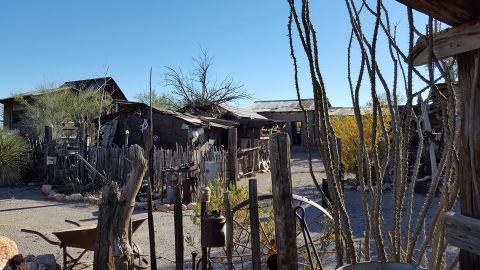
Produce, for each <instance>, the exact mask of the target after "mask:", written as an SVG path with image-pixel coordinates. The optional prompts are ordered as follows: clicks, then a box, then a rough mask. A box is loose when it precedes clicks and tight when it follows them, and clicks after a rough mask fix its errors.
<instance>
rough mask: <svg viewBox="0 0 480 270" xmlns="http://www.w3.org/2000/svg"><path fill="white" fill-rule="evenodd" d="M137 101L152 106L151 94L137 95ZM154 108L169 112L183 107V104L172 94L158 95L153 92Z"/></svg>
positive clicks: (142, 93) (146, 92)
mask: <svg viewBox="0 0 480 270" xmlns="http://www.w3.org/2000/svg"><path fill="white" fill-rule="evenodd" d="M134 98H135V99H136V100H137V101H139V102H142V103H145V104H148V105H150V92H148V91H144V92H140V93H138V94H136V95H135V97H134ZM152 104H153V107H157V108H160V109H167V110H176V109H179V108H181V107H182V105H181V102H180V101H179V100H177V99H176V98H175V96H174V95H173V94H172V93H165V92H164V93H158V92H157V91H156V90H154V89H153V90H152Z"/></svg>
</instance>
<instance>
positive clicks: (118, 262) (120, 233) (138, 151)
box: [111, 145, 147, 270]
mask: <svg viewBox="0 0 480 270" xmlns="http://www.w3.org/2000/svg"><path fill="white" fill-rule="evenodd" d="M129 152H130V153H129V158H130V159H131V160H132V172H131V174H130V177H129V179H128V181H127V183H126V184H125V185H124V186H123V188H122V191H121V195H120V198H119V200H118V206H117V208H116V211H115V218H114V222H113V223H112V230H111V247H112V256H113V259H114V263H115V269H116V270H123V269H130V268H131V267H132V265H131V262H132V261H133V252H132V250H133V247H132V246H131V244H130V239H129V237H128V236H129V231H130V223H131V219H132V214H133V209H134V208H135V198H136V197H137V194H138V191H139V190H140V187H141V185H142V180H143V177H144V176H145V173H146V172H147V160H146V159H145V158H144V157H143V149H142V148H141V147H140V146H138V145H134V146H133V147H131V148H130V149H129Z"/></svg>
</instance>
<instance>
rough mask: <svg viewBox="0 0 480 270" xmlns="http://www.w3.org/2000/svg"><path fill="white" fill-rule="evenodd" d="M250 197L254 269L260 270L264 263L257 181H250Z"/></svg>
mask: <svg viewBox="0 0 480 270" xmlns="http://www.w3.org/2000/svg"><path fill="white" fill-rule="evenodd" d="M248 195H249V201H250V203H249V204H250V209H249V210H250V232H251V233H250V236H251V238H252V239H251V240H252V241H251V243H252V269H253V270H260V269H261V265H262V261H261V257H260V255H261V254H260V220H259V217H258V196H257V179H250V180H249V181H248Z"/></svg>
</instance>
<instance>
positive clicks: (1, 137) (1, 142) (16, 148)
mask: <svg viewBox="0 0 480 270" xmlns="http://www.w3.org/2000/svg"><path fill="white" fill-rule="evenodd" d="M29 150H30V148H29V145H28V142H27V141H26V140H25V139H24V138H22V137H20V136H19V135H17V134H14V133H12V132H10V131H7V130H4V129H0V185H11V184H15V183H17V182H18V181H19V180H20V176H21V172H22V170H23V168H25V166H26V165H27V163H28V155H29Z"/></svg>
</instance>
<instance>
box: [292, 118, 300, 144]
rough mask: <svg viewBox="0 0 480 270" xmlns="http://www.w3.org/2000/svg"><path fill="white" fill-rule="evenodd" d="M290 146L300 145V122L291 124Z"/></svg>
mask: <svg viewBox="0 0 480 270" xmlns="http://www.w3.org/2000/svg"><path fill="white" fill-rule="evenodd" d="M291 124H292V145H295V146H297V145H302V122H301V121H295V122H292V123H291Z"/></svg>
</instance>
